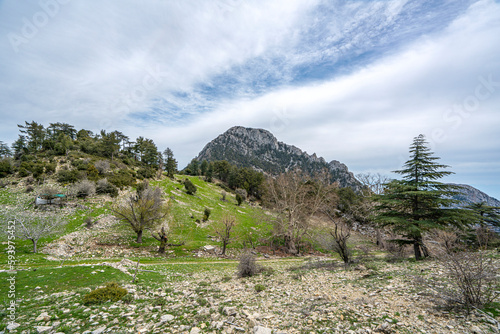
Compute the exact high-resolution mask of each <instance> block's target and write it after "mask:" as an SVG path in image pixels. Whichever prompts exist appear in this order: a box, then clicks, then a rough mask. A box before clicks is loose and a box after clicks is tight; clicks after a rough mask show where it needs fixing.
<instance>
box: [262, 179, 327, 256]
mask: <svg viewBox="0 0 500 334" xmlns="http://www.w3.org/2000/svg"><path fill="white" fill-rule="evenodd" d="M326 180H327V178H326V177H324V175H323V174H322V175H320V176H318V177H316V178H315V179H313V178H311V177H309V176H306V175H305V174H304V173H302V172H301V171H299V170H294V171H291V172H288V173H285V174H281V175H279V176H278V177H276V178H274V179H269V180H268V183H267V189H268V194H267V198H266V202H267V205H269V206H271V207H272V208H274V209H275V210H276V211H277V216H276V219H275V220H274V234H275V236H277V237H280V238H283V241H284V243H285V247H286V250H287V252H288V253H290V254H298V253H299V249H298V247H299V246H300V242H301V241H302V239H303V238H304V236H305V235H306V234H307V233H308V232H309V230H310V218H311V217H312V216H313V215H315V214H316V213H317V212H318V210H319V209H320V208H321V207H322V206H323V204H324V202H325V201H326V200H327V197H328V196H329V195H330V194H331V193H332V191H333V190H334V189H335V186H334V185H330V184H328V182H327V181H326Z"/></svg>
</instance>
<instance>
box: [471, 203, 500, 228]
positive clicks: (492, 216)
mask: <svg viewBox="0 0 500 334" xmlns="http://www.w3.org/2000/svg"><path fill="white" fill-rule="evenodd" d="M467 209H469V210H472V211H473V212H475V213H476V214H477V217H478V218H479V221H478V223H480V224H483V223H486V224H488V225H495V226H500V207H498V206H490V205H487V204H486V202H480V203H473V204H470V205H468V206H467Z"/></svg>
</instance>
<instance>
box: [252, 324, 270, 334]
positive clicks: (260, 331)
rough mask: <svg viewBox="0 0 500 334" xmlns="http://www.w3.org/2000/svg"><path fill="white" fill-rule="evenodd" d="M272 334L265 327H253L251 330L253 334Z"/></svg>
mask: <svg viewBox="0 0 500 334" xmlns="http://www.w3.org/2000/svg"><path fill="white" fill-rule="evenodd" d="M272 333H273V331H272V330H271V329H270V328H267V327H262V326H255V327H254V328H253V334H272Z"/></svg>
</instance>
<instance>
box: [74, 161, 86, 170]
mask: <svg viewBox="0 0 500 334" xmlns="http://www.w3.org/2000/svg"><path fill="white" fill-rule="evenodd" d="M71 165H72V166H73V167H75V168H76V169H78V170H87V169H88V168H89V162H88V161H87V160H86V159H85V160H81V159H77V160H72V161H71Z"/></svg>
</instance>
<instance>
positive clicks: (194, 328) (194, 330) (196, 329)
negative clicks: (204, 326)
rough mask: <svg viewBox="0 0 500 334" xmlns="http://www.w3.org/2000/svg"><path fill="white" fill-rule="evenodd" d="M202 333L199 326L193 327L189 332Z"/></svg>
mask: <svg viewBox="0 0 500 334" xmlns="http://www.w3.org/2000/svg"><path fill="white" fill-rule="evenodd" d="M200 333H201V329H199V328H198V327H193V328H191V330H190V331H189V334H200Z"/></svg>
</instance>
